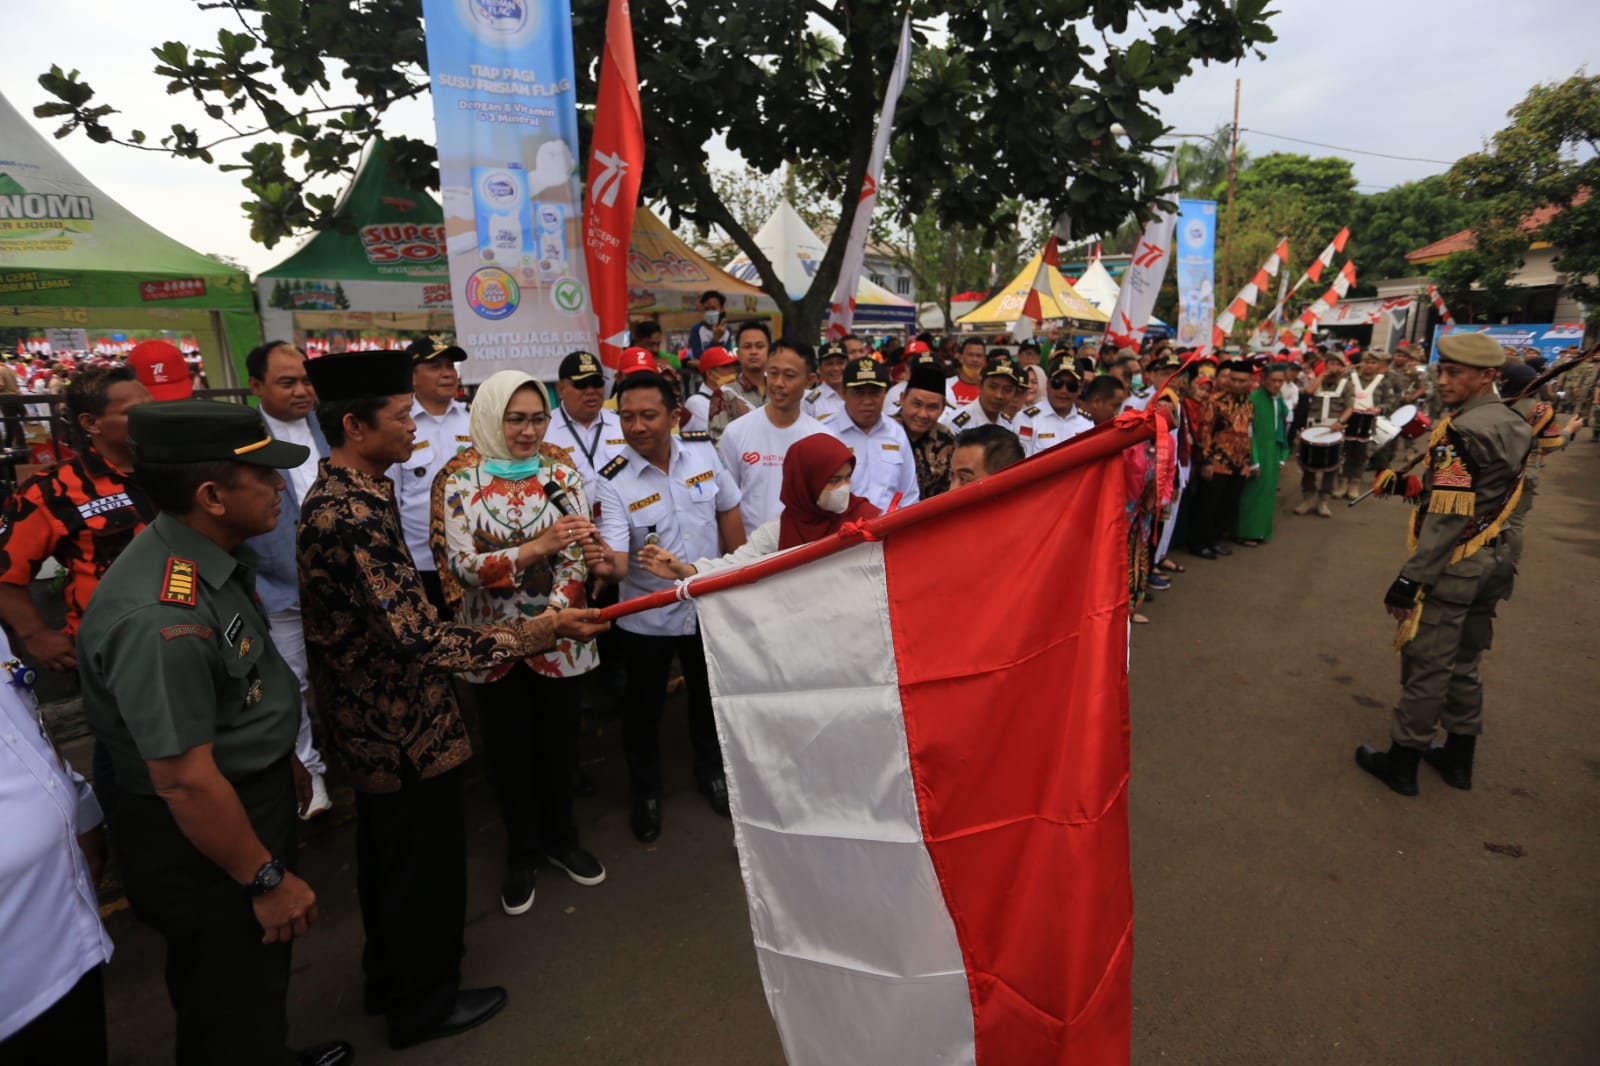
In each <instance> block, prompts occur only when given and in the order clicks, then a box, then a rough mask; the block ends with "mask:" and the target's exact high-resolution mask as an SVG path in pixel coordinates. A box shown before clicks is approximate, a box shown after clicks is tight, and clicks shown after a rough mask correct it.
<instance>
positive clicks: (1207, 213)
mask: <svg viewBox="0 0 1600 1066" xmlns="http://www.w3.org/2000/svg"><path fill="white" fill-rule="evenodd" d="M1177 260H1178V264H1177V270H1178V340H1177V346H1178V347H1179V348H1201V349H1205V350H1209V349H1210V348H1211V324H1212V321H1213V320H1214V319H1215V317H1216V310H1217V296H1216V291H1215V289H1216V280H1217V279H1216V273H1217V202H1216V201H1215V200H1190V199H1183V200H1179V201H1178V251H1177Z"/></svg>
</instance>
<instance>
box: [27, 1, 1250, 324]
mask: <svg viewBox="0 0 1600 1066" xmlns="http://www.w3.org/2000/svg"><path fill="white" fill-rule="evenodd" d="M1269 3H1270V0H1032V2H1030V3H1027V4H1009V5H1008V4H1001V3H995V2H993V0H911V2H910V12H911V14H912V16H913V18H914V19H916V20H917V22H918V25H919V26H926V25H929V24H931V23H932V22H933V21H934V20H936V19H942V20H943V23H942V25H943V28H944V38H945V39H944V41H943V42H942V44H943V46H944V47H945V48H946V49H947V50H946V51H945V52H944V54H943V55H942V56H941V57H940V58H939V59H938V61H937V62H935V63H929V64H928V65H926V67H925V68H924V70H923V71H922V72H921V73H920V74H918V75H917V76H915V77H913V78H912V80H911V81H910V83H909V84H908V85H907V86H906V90H905V92H904V94H903V95H902V97H901V102H900V111H899V115H898V119H897V131H896V134H897V135H896V138H895V142H894V147H893V157H894V160H895V162H896V164H897V167H896V171H895V175H896V176H895V183H896V186H897V191H898V193H899V194H900V196H901V198H902V200H903V202H904V204H905V210H906V211H907V212H908V213H909V215H910V216H912V217H915V216H920V215H922V214H923V213H929V212H931V213H932V214H934V215H935V216H936V217H937V218H938V219H939V221H940V222H941V224H943V225H946V226H950V225H956V224H968V225H970V224H972V222H973V220H975V219H988V218H990V217H991V215H992V213H993V212H994V211H995V210H996V205H1000V204H1003V203H1039V204H1043V205H1044V206H1045V207H1046V209H1047V211H1048V215H1049V217H1052V218H1054V217H1057V216H1059V215H1061V214H1066V215H1068V216H1069V217H1070V218H1071V219H1072V220H1073V225H1074V228H1075V229H1076V231H1077V232H1080V233H1089V232H1106V231H1109V230H1112V229H1114V228H1115V227H1116V226H1118V225H1119V224H1120V223H1121V222H1122V221H1123V220H1124V219H1125V218H1126V217H1127V216H1128V215H1129V214H1133V213H1138V212H1140V211H1143V210H1145V209H1146V205H1147V203H1148V201H1149V199H1150V194H1151V192H1152V190H1149V189H1146V188H1143V187H1141V183H1140V182H1139V180H1138V178H1137V175H1138V173H1139V169H1138V167H1137V166H1136V165H1135V163H1136V161H1137V160H1139V159H1140V158H1141V157H1143V156H1144V155H1146V154H1148V153H1149V152H1150V151H1151V150H1152V148H1153V147H1154V145H1155V143H1156V142H1157V140H1158V139H1159V138H1160V137H1161V135H1162V134H1163V133H1165V132H1166V127H1165V126H1164V124H1163V123H1162V122H1161V119H1160V117H1159V116H1158V114H1157V113H1156V111H1155V105H1154V100H1153V97H1154V96H1155V95H1156V94H1158V93H1160V94H1165V93H1171V92H1172V91H1173V90H1174V89H1175V88H1176V87H1177V86H1178V84H1179V83H1180V82H1181V81H1182V79H1183V78H1184V77H1185V76H1186V75H1188V74H1189V73H1190V72H1191V71H1192V70H1193V69H1194V67H1195V65H1196V64H1197V63H1209V62H1233V61H1236V60H1238V59H1241V58H1243V57H1244V56H1246V55H1248V54H1251V53H1253V52H1258V50H1259V49H1260V47H1261V46H1262V45H1264V44H1266V43H1268V42H1270V41H1272V40H1273V39H1274V37H1273V35H1272V32H1271V30H1270V29H1269V27H1268V20H1269V18H1270V17H1271V16H1272V14H1273V12H1272V11H1270V10H1269V8H1268V5H1269ZM207 6H209V7H214V8H218V9H220V10H219V12H218V14H219V17H225V18H226V20H227V24H226V26H225V27H224V28H221V29H219V30H218V34H217V39H216V42H215V44H213V45H209V46H205V47H191V46H190V45H189V44H187V43H184V42H176V41H174V42H167V43H165V44H162V45H161V46H159V47H157V48H156V49H155V50H154V51H155V55H156V60H157V63H156V68H155V72H156V74H157V76H159V77H162V78H164V79H166V81H167V86H168V91H169V92H170V93H172V94H173V95H175V96H185V97H189V98H191V99H192V100H193V101H194V102H195V104H196V105H197V106H198V108H200V109H202V110H203V112H204V115H205V116H206V120H207V124H208V132H205V133H202V132H201V130H199V129H197V128H195V127H191V126H188V125H185V124H183V123H173V124H172V125H171V129H170V133H166V134H163V135H161V136H160V138H159V140H158V141H155V142H154V143H152V139H151V138H150V137H149V136H148V135H146V134H145V133H144V132H142V131H139V130H131V131H127V132H118V131H116V130H114V129H113V128H112V127H111V126H109V125H107V122H108V120H110V119H111V117H112V115H113V113H114V110H113V108H112V107H111V106H110V105H108V104H103V103H99V102H97V101H96V100H95V98H94V90H93V89H92V88H91V87H90V85H89V84H88V83H87V82H85V81H83V80H82V79H81V78H80V77H79V76H78V75H77V72H76V71H74V72H72V73H66V72H64V71H63V70H62V69H61V68H60V67H53V68H51V70H50V72H49V73H47V74H45V75H43V76H42V77H41V79H40V81H41V83H42V84H43V85H44V87H45V89H46V90H47V91H49V93H50V94H51V96H52V97H54V99H53V100H52V101H51V102H49V103H46V104H44V105H42V106H41V107H40V108H37V109H36V114H40V115H41V116H45V117H59V118H61V119H62V120H63V123H62V126H61V128H60V129H59V130H58V135H60V136H64V135H66V134H68V133H71V132H72V131H73V130H75V129H81V130H83V131H84V132H85V133H86V134H87V135H88V136H89V137H91V138H92V139H94V140H96V141H101V142H106V141H118V142H121V143H125V144H129V145H134V146H138V147H142V148H146V149H155V150H160V151H168V152H172V153H174V154H177V155H180V156H185V157H191V158H196V159H199V160H202V161H204V162H208V163H211V162H216V153H217V151H218V150H219V149H221V148H222V147H223V146H224V145H228V146H229V147H230V149H231V148H232V147H233V146H235V145H243V146H245V148H244V151H243V152H242V154H241V159H240V162H237V163H228V164H223V165H226V166H229V167H231V168H233V169H235V170H237V171H238V172H239V174H240V178H241V183H242V184H243V185H244V187H245V189H246V192H247V193H248V197H249V198H248V199H247V200H246V203H245V208H246V210H247V211H248V212H249V214H250V218H251V224H252V236H253V237H254V238H255V239H256V240H258V241H261V242H262V243H263V244H266V245H269V246H270V245H272V244H274V243H276V242H277V241H278V240H281V239H282V238H283V237H285V236H287V235H289V234H291V233H294V232H296V231H299V230H303V229H307V228H319V227H327V226H329V225H333V224H335V222H334V220H333V211H334V201H335V198H334V196H333V195H331V194H321V193H316V192H314V191H312V190H313V189H314V188H315V187H316V184H317V182H318V181H319V180H323V179H327V178H343V177H345V176H347V175H349V174H350V173H351V171H352V167H353V165H354V162H355V158H356V154H357V152H358V151H359V150H360V148H361V146H362V145H363V144H365V143H366V142H367V141H369V140H370V139H371V138H372V137H373V136H374V135H376V134H379V133H384V134H385V136H386V137H387V138H388V139H387V145H386V151H385V162H386V163H387V164H388V166H389V169H390V171H391V173H392V174H393V175H394V176H395V177H396V178H397V179H399V180H401V181H403V182H406V183H408V184H410V185H411V186H412V187H417V188H437V187H438V176H437V173H436V172H435V153H434V148H433V146H432V145H430V144H427V143H425V142H422V141H419V140H416V139H412V138H404V137H399V136H393V135H392V131H386V130H385V129H384V116H385V112H386V110H387V109H388V107H389V106H390V105H391V104H393V103H395V102H396V101H399V100H403V99H407V98H410V97H414V96H418V95H420V94H422V93H424V92H426V91H427V79H426V63H427V57H426V52H425V48H424V44H423V32H422V22H421V17H420V16H421V3H420V0H211V2H210V3H208V4H207ZM572 8H573V29H574V40H575V47H576V52H577V57H578V63H577V70H578V78H579V85H578V95H579V99H580V100H581V101H589V100H593V99H594V95H595V86H594V83H593V78H594V76H595V72H596V71H597V69H598V65H599V64H598V63H597V62H596V60H597V58H598V56H599V55H600V52H601V48H602V45H603V40H604V33H605V10H606V3H605V0H573V4H572ZM906 10H907V8H906V4H905V3H904V2H903V0H852V2H846V0H767V2H764V3H758V4H752V3H748V2H743V0H693V2H690V0H635V2H634V3H633V4H632V16H633V29H634V38H635V48H636V52H637V56H638V66H639V75H640V83H641V84H640V96H641V103H642V107H643V112H644V121H645V141H646V149H647V153H648V163H647V167H646V173H645V175H644V184H643V196H644V197H645V198H646V199H648V200H651V201H653V202H660V203H663V204H664V205H665V206H666V207H667V209H668V211H669V216H670V217H669V220H670V221H672V222H674V223H676V222H678V221H679V220H681V219H688V220H689V221H691V222H694V223H696V224H697V225H702V226H715V227H718V228H720V229H721V230H723V231H724V232H725V233H727V234H728V235H729V237H731V238H732V239H733V241H734V242H735V243H736V244H737V245H738V246H739V248H740V249H741V250H742V251H744V252H745V253H746V254H748V255H750V257H751V260H752V262H753V263H754V264H755V266H756V267H757V269H758V270H759V272H760V274H761V277H762V280H763V283H764V285H765V286H766V288H767V289H768V290H769V291H770V292H772V293H773V296H774V299H775V300H776V301H777V303H778V305H779V307H780V309H781V310H782V311H783V313H784V316H785V319H786V320H787V321H789V322H790V323H792V325H793V327H794V328H795V329H796V330H798V331H803V332H809V331H811V330H812V329H814V328H816V327H817V326H818V325H819V324H820V322H821V318H822V313H823V311H824V309H825V307H826V305H827V302H828V299H829V297H830V295H831V290H832V288H833V285H834V283H835V281H836V280H837V277H838V271H839V265H840V262H841V260H842V258H843V255H844V246H845V243H846V240H845V237H846V235H847V234H848V232H849V230H850V227H851V223H852V221H853V219H854V215H855V209H856V203H857V196H856V192H857V190H859V189H860V188H861V184H862V180H863V177H864V175H865V173H866V168H867V162H868V156H869V154H870V151H871V145H872V135H873V128H874V126H875V124H876V122H877V115H878V109H879V106H880V104H881V101H882V97H883V90H884V86H885V83H886V82H887V80H888V77H889V72H890V69H891V67H892V66H893V59H894V52H895V47H896V43H897V40H898V34H899V24H900V20H901V17H902V15H903V14H904V13H905V12H906ZM1130 29H1133V30H1134V31H1135V32H1134V34H1130V33H1129V31H1130ZM917 37H918V43H919V46H925V45H926V44H927V43H928V35H927V33H926V32H925V31H922V30H919V31H918V32H917ZM1113 125H1120V126H1121V128H1122V129H1123V130H1124V131H1125V133H1124V135H1122V136H1113V135H1112V133H1111V128H1112V126H1113ZM719 131H720V132H723V133H724V136H725V138H726V141H727V144H728V145H729V147H731V148H732V149H734V150H735V151H737V152H739V153H740V154H741V155H742V156H743V157H744V158H745V159H746V160H747V161H749V163H750V164H751V165H752V166H753V167H754V168H755V169H756V170H758V171H760V172H762V173H771V172H772V171H774V170H776V169H777V168H778V167H779V166H780V165H782V164H784V163H789V164H792V165H793V164H799V165H816V166H819V167H823V168H826V170H827V171H828V172H829V173H830V174H831V175H832V177H831V179H830V181H829V184H828V187H827V188H826V189H825V190H824V191H825V192H827V193H828V194H829V195H830V196H831V198H832V199H834V200H835V201H836V202H838V203H839V204H840V205H841V206H840V208H839V210H838V219H837V225H836V228H835V238H834V239H833V241H832V242H831V243H830V246H829V249H828V252H827V255H826V256H825V257H824V259H823V262H822V264H821V267H820V269H819V270H818V273H817V278H816V282H815V283H814V284H813V286H812V288H811V291H810V293H808V294H807V296H806V298H805V299H804V300H803V301H800V302H798V303H795V302H793V301H790V300H789V299H788V297H787V296H785V295H784V294H783V293H782V291H781V288H780V286H779V285H778V284H777V279H776V274H775V273H773V271H772V265H771V264H770V263H769V262H767V260H766V257H765V256H763V255H761V253H760V251H759V249H757V248H756V247H755V244H754V242H753V241H752V240H751V234H750V232H749V230H748V229H746V228H745V227H744V226H742V225H740V224H739V221H738V220H737V219H736V218H735V217H734V216H733V214H732V212H730V211H729V210H728V206H727V205H726V204H725V203H724V202H723V201H722V199H721V197H720V196H719V195H718V192H717V188H716V185H715V184H714V182H713V181H712V179H711V176H710V167H709V165H708V164H709V160H708V159H707V155H706V142H707V140H708V139H709V138H710V137H711V135H712V134H714V133H716V132H719ZM269 134H270V135H273V136H268V135H269ZM285 140H286V141H287V146H286V145H285V143H283V142H284V141H285ZM998 222H999V224H1000V226H999V228H1004V227H1005V225H1006V224H1008V223H1010V224H1014V223H1015V219H1007V218H1004V217H1002V218H1001V219H999V220H998Z"/></svg>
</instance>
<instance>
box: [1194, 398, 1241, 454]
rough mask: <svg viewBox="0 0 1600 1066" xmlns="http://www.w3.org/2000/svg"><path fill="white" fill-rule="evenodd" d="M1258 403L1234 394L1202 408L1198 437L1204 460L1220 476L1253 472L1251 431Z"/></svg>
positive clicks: (1211, 399) (1213, 400)
mask: <svg viewBox="0 0 1600 1066" xmlns="http://www.w3.org/2000/svg"><path fill="white" fill-rule="evenodd" d="M1255 417H1256V408H1255V403H1254V402H1253V401H1252V400H1251V399H1250V397H1249V396H1248V395H1246V396H1236V395H1234V394H1233V393H1231V392H1229V393H1223V394H1221V395H1213V396H1211V397H1210V398H1209V399H1207V400H1206V401H1205V404H1204V405H1203V406H1202V407H1201V417H1200V425H1199V427H1198V432H1197V433H1196V437H1197V438H1198V441H1197V442H1198V443H1199V445H1200V455H1201V457H1202V459H1203V460H1204V461H1205V462H1207V463H1210V464H1211V465H1212V467H1214V468H1220V469H1217V470H1216V472H1217V473H1220V474H1242V473H1244V472H1245V471H1246V470H1248V469H1250V431H1251V427H1252V426H1253V424H1254V423H1255Z"/></svg>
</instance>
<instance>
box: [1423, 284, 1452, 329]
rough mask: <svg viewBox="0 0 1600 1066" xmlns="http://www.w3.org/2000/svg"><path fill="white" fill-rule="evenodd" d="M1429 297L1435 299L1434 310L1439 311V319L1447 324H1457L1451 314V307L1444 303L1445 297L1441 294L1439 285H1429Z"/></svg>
mask: <svg viewBox="0 0 1600 1066" xmlns="http://www.w3.org/2000/svg"><path fill="white" fill-rule="evenodd" d="M1428 299H1430V300H1432V301H1433V307H1434V310H1436V311H1438V312H1439V321H1441V322H1443V323H1444V324H1445V325H1447V326H1453V325H1455V324H1456V320H1455V319H1454V318H1452V317H1451V316H1450V309H1449V308H1448V307H1446V306H1445V305H1444V297H1443V296H1441V295H1439V287H1438V286H1437V285H1429V286H1428Z"/></svg>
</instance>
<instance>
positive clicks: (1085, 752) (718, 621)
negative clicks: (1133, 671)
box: [607, 413, 1165, 1066]
mask: <svg viewBox="0 0 1600 1066" xmlns="http://www.w3.org/2000/svg"><path fill="white" fill-rule="evenodd" d="M1155 418H1156V415H1155V414H1154V413H1151V414H1150V415H1149V416H1146V415H1143V414H1142V413H1141V414H1139V415H1137V416H1136V417H1130V418H1126V419H1125V420H1119V421H1118V422H1113V423H1111V424H1109V425H1106V426H1102V427H1101V428H1099V429H1097V430H1094V431H1091V432H1090V433H1088V434H1085V435H1084V436H1082V437H1080V438H1077V439H1075V440H1074V441H1072V442H1071V443H1069V444H1066V445H1063V446H1062V447H1060V448H1054V449H1051V450H1050V451H1047V452H1044V453H1043V454H1041V455H1038V456H1035V457H1034V458H1032V459H1029V460H1027V461H1025V462H1022V463H1019V464H1017V465H1016V466H1013V467H1010V468H1008V469H1006V470H1004V471H1001V472H1000V473H998V474H995V475H993V476H991V477H988V478H985V479H984V480H982V481H979V482H977V483H975V484H973V485H972V486H970V487H966V488H958V489H955V490H953V491H951V492H948V493H945V494H944V495H942V496H938V497H935V498H933V499H930V500H925V501H923V502H922V503H919V504H915V505H913V506H911V507H908V508H905V509H904V510H898V511H892V512H890V513H889V514H886V515H882V516H880V517H878V518H874V519H870V520H867V521H866V522H864V523H861V524H860V526H859V527H858V528H851V527H846V529H845V530H842V531H841V532H840V533H838V534H836V535H834V536H833V537H829V538H827V539H825V540H823V541H819V542H817V543H813V544H808V545H804V546H802V547H799V548H796V549H793V550H792V551H789V552H785V553H781V554H778V555H775V556H768V557H766V558H765V559H762V560H759V561H757V562H755V563H752V564H750V565H748V566H746V567H743V568H741V569H738V570H733V571H722V572H718V573H711V574H707V575H705V576H704V577H699V578H695V579H692V580H691V581H690V582H688V583H686V584H684V585H680V586H679V587H678V588H677V589H669V590H666V591H665V592H663V593H657V594H655V595H654V596H653V597H645V598H643V599H641V600H638V601H630V602H628V603H623V604H621V605H618V607H614V608H607V616H608V617H611V616H614V614H615V613H618V612H627V611H630V610H633V609H637V608H639V607H649V606H655V605H658V604H659V603H662V602H671V600H672V599H673V598H675V597H686V598H692V599H694V600H695V602H696V603H697V604H698V607H699V619H700V627H701V633H702V635H703V637H704V639H705V647H706V658H707V661H708V665H709V671H710V678H711V691H712V695H713V702H714V706H715V709H716V720H717V732H718V735H719V737H720V739H721V742H722V754H723V761H724V765H725V767H726V769H727V772H728V786H729V794H730V800H731V804H730V805H731V807H732V811H733V822H734V836H735V840H736V842H737V844H738V848H739V856H740V869H741V872H742V874H743V877H744V881H745V889H746V893H747V896H748V901H749V908H750V924H751V930H752V933H753V935H754V940H755V947H756V957H757V961H758V963H759V966H760V970H761V977H762V983H763V985H764V986H765V989H766V993H767V1002H768V1006H769V1007H770V1009H771V1011H772V1015H773V1018H774V1019H775V1020H776V1022H777V1026H778V1031H779V1035H780V1037H781V1039H782V1043H783V1049H784V1053H785V1056H786V1058H787V1060H788V1062H789V1063H790V1066H836V1064H839V1063H873V1064H877V1063H896V1064H899V1063H918V1064H922V1063H943V1064H947V1066H958V1064H963V1063H965V1064H986V1066H987V1064H993V1066H1011V1064H1022V1063H1044V1062H1049V1063H1084V1064H1093V1066H1126V1064H1127V1062H1128V1061H1129V1034H1130V1028H1131V1022H1132V986H1131V965H1132V950H1133V949H1132V936H1133V896H1132V885H1131V880H1130V876H1129V863H1128V793H1127V787H1128V773H1129V763H1128V751H1129V723H1128V679H1127V634H1128V587H1127V586H1128V557H1127V529H1128V525H1127V518H1126V516H1125V508H1124V500H1125V493H1126V490H1125V485H1124V479H1125V473H1124V464H1123V460H1122V454H1121V453H1122V452H1123V450H1124V449H1126V448H1128V447H1129V446H1132V445H1142V443H1143V442H1145V441H1148V440H1151V439H1152V438H1153V437H1154V436H1155V429H1154V426H1155ZM1162 437H1163V438H1164V437H1165V433H1162ZM1019 523H1026V525H1027V528H1028V529H1029V530H1030V536H1029V537H1028V538H1026V542H1019V543H1018V544H1016V545H1013V546H1012V547H1010V548H1008V549H1007V551H1008V552H1012V553H1015V552H1021V553H1022V556H1021V557H1020V558H1011V559H1009V561H1010V562H1013V563H1017V564H1019V565H1020V566H1021V567H1023V568H1024V569H1025V570H1026V572H1027V573H1028V574H1029V575H1030V579H1029V580H1028V581H1025V582H1021V583H1019V584H1018V585H1017V586H1016V587H1015V588H1013V589H1011V590H1009V591H1008V592H1007V594H1006V595H1005V596H1001V597H984V596H970V597H958V600H957V601H955V602H954V605H955V606H956V607H957V608H958V609H959V614H960V617H961V622H960V629H961V630H962V631H964V632H969V633H973V634H988V636H986V637H984V638H982V639H972V640H952V639H951V632H952V631H951V628H950V627H951V619H952V614H951V607H952V603H953V601H952V599H951V596H952V586H951V585H950V583H949V575H948V568H949V561H950V560H951V559H959V558H971V557H973V556H974V553H978V554H982V553H986V552H989V551H991V550H992V548H993V545H994V544H995V543H996V537H998V536H1000V535H1001V534H1002V533H1003V531H1005V530H1008V529H1015V528H1018V524H1019Z"/></svg>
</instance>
